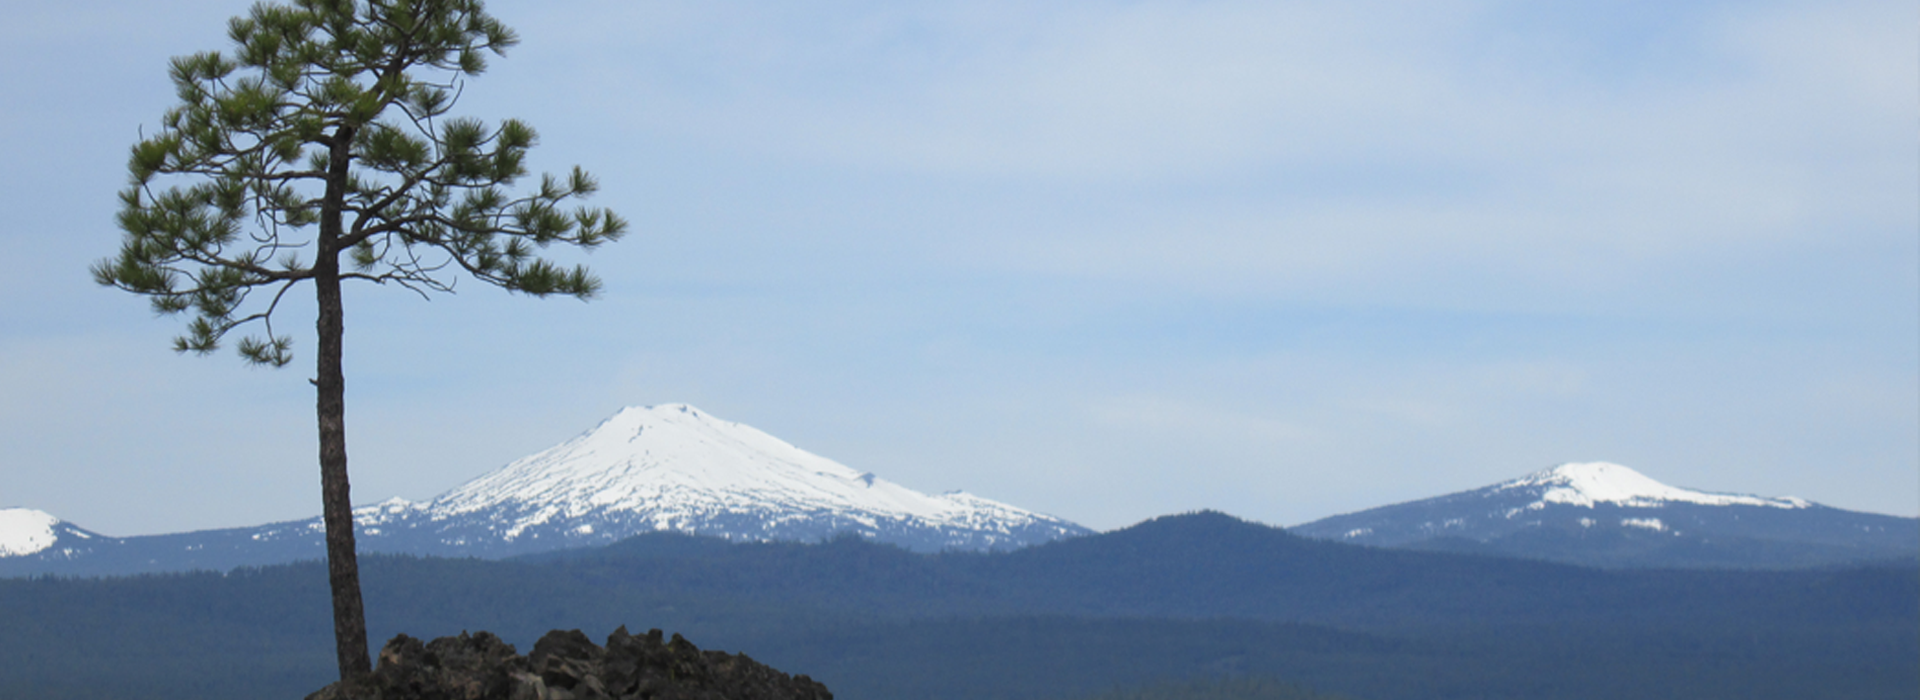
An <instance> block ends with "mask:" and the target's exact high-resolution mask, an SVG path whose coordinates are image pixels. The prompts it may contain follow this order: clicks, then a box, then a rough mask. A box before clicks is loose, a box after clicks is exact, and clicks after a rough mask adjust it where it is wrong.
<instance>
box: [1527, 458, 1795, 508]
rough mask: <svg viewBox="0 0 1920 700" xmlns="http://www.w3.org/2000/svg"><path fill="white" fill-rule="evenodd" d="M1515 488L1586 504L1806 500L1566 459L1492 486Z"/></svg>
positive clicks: (1549, 499) (1782, 504) (1783, 504)
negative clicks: (1713, 489) (1664, 479)
mask: <svg viewBox="0 0 1920 700" xmlns="http://www.w3.org/2000/svg"><path fill="white" fill-rule="evenodd" d="M1515 489H1535V490H1538V492H1539V494H1540V501H1539V502H1540V503H1559V504H1565V505H1573V506H1586V507H1588V508H1591V507H1593V506H1594V505H1595V504H1599V503H1607V504H1612V505H1617V506H1624V507H1628V508H1649V507H1659V506H1660V505H1661V504H1663V503H1697V504H1700V505H1712V506H1730V505H1745V506H1768V507H1773V508H1806V507H1808V506H1810V505H1811V504H1810V503H1808V502H1807V501H1805V500H1802V499H1799V498H1794V497H1792V496H1787V497H1784V498H1764V497H1760V496H1747V495H1739V494H1727V493H1708V492H1705V491H1695V490H1692V489H1684V488H1680V487H1677V486H1668V485H1666V484H1663V483H1660V482H1659V481H1655V480H1654V479H1653V478H1651V477H1648V476H1647V475H1645V474H1641V473H1640V472H1638V471H1634V470H1633V469H1632V468H1630V467H1625V466H1621V465H1618V464H1613V463H1611V462H1569V463H1566V464H1562V465H1560V466H1557V467H1554V468H1552V469H1546V470H1542V471H1537V472H1534V473H1532V474H1528V475H1526V476H1523V477H1520V478H1518V479H1514V480H1512V481H1508V482H1505V483H1502V484H1499V485H1496V486H1494V487H1493V490H1494V491H1496V492H1497V491H1509V490H1515Z"/></svg>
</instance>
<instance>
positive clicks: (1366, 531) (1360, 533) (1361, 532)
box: [1345, 527, 1373, 539]
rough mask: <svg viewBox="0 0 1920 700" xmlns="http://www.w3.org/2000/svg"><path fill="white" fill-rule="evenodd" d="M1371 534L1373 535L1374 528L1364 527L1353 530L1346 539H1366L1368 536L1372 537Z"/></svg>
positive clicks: (1349, 531)
mask: <svg viewBox="0 0 1920 700" xmlns="http://www.w3.org/2000/svg"><path fill="white" fill-rule="evenodd" d="M1371 534H1373V528H1370V527H1362V528H1355V529H1352V530H1348V531H1347V534H1346V535H1345V537H1346V538H1347V539H1353V538H1355V537H1366V536H1367V535H1371Z"/></svg>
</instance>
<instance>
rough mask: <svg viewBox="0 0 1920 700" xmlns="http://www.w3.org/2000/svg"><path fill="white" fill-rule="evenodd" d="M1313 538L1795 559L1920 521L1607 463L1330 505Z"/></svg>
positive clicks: (1570, 552) (1919, 537)
mask: <svg viewBox="0 0 1920 700" xmlns="http://www.w3.org/2000/svg"><path fill="white" fill-rule="evenodd" d="M1290 529H1291V530H1292V531H1293V532H1295V533H1297V534H1301V535H1305V536H1308V537H1318V538H1322V539H1331V540H1338V541H1342V542H1349V543H1353V544H1365V545H1373V546H1380V547H1411V548H1419V549H1445V550H1450V551H1465V552H1476V553H1482V554H1503V555H1511V556H1525V557H1531V558H1541V559H1552V560H1556V561H1565V562H1570V563H1578V564H1587V565H1594V566H1731V567H1788V568H1791V567H1798V566H1818V565H1827V564H1835V563H1844V562H1849V561H1861V560H1869V559H1886V558H1894V557H1904V556H1908V555H1909V554H1910V553H1911V554H1920V521H1916V520H1915V519H1912V518H1897V517H1893V516H1887V515H1877V514H1872V513H1855V512H1852V511H1845V510H1840V509H1837V508H1829V507H1826V506H1822V505H1819V504H1817V503H1812V502H1810V501H1807V500H1804V499H1800V498H1793V497H1782V498H1767V497H1761V496H1750V495H1741V494H1729V493H1712V492H1706V491H1697V490H1693V489H1686V488H1680V487H1675V486H1669V485H1667V484H1663V483H1661V482H1659V481H1656V480H1654V479H1652V478H1650V477H1648V476H1646V475H1644V474H1641V473H1640V472H1637V471H1634V470H1633V469H1630V468H1628V467H1624V466H1621V465H1618V464H1610V463H1606V462H1587V463H1570V464H1562V465H1560V466H1557V467H1554V468H1552V469H1547V470H1543V471H1538V472H1534V473H1532V474H1528V475H1526V476H1523V477H1520V478H1517V479H1512V480H1509V481H1504V482H1501V483H1498V484H1494V485H1492V486H1488V487H1485V488H1480V489H1475V490H1472V491H1463V492H1460V493H1454V494H1448V495H1444V496H1437V497H1434V498H1428V499H1423V500H1418V501H1410V502H1407V503H1400V504H1395V505H1389V506H1382V507H1379V508H1371V509H1368V510H1363V511H1359V512H1356V513H1348V514H1345V515H1336V516H1333V517H1330V518H1324V519H1321V520H1317V521H1314V522H1311V523H1306V524H1304V525H1298V526H1295V527H1293V528H1290Z"/></svg>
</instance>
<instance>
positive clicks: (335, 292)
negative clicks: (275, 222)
mask: <svg viewBox="0 0 1920 700" xmlns="http://www.w3.org/2000/svg"><path fill="white" fill-rule="evenodd" d="M352 142H353V131H352V130H351V129H348V128H344V127H343V128H341V129H340V130H339V131H338V132H336V133H335V134H334V143H333V145H332V149H331V150H332V158H331V162H330V163H329V167H328V178H327V192H326V198H325V200H324V202H323V204H322V205H321V213H320V240H319V241H318V243H319V246H318V251H317V253H318V259H317V260H315V261H314V265H313V286H314V289H315V296H317V297H318V301H319V305H320V315H319V320H318V321H316V322H315V324H314V325H315V327H316V330H317V331H318V336H319V346H320V347H319V348H318V350H319V352H318V353H316V354H318V355H319V368H318V371H317V372H316V375H315V377H314V380H313V385H314V389H315V393H316V394H317V395H318V400H317V401H316V402H315V412H316V414H317V415H318V417H319V422H320V500H321V513H322V515H321V518H322V519H323V520H324V521H325V522H326V526H327V582H328V583H329V584H330V585H331V586H332V589H333V641H334V650H335V653H336V654H338V656H339V661H340V680H351V679H354V678H358V677H364V676H366V675H368V674H370V673H372V672H373V668H372V664H371V662H370V661H369V660H368V656H367V616H366V610H365V605H364V604H363V603H362V601H361V598H360V562H359V558H358V555H357V554H355V552H354V543H353V539H354V538H353V497H352V494H351V493H350V492H351V489H350V488H349V486H348V483H347V379H346V374H345V373H344V372H343V371H342V370H341V367H340V361H341V355H342V352H341V350H342V348H343V342H342V338H343V336H344V335H345V333H346V325H345V323H344V321H343V319H342V313H341V302H340V250H339V240H340V237H341V219H342V216H341V210H342V205H341V203H342V201H343V200H344V198H345V193H346V186H347V178H346V175H347V166H348V162H349V157H350V156H349V153H350V149H351V148H352Z"/></svg>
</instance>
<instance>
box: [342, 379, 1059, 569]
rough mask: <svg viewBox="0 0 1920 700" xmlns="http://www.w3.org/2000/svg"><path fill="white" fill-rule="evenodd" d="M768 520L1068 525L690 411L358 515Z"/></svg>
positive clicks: (509, 527)
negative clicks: (930, 487)
mask: <svg viewBox="0 0 1920 700" xmlns="http://www.w3.org/2000/svg"><path fill="white" fill-rule="evenodd" d="M770 512H772V513H774V515H773V516H772V517H773V521H772V522H770V523H769V525H768V526H769V527H772V525H773V524H777V523H778V522H780V521H781V520H782V519H790V520H798V519H802V518H808V517H816V516H818V515H819V514H821V513H831V514H836V515H839V516H842V517H845V518H847V519H849V520H853V521H855V522H861V523H862V524H865V525H868V526H873V525H876V524H877V523H879V522H880V521H899V520H912V521H918V522H919V523H921V524H925V525H932V526H936V527H960V528H967V529H976V530H989V531H1006V529H1008V528H1009V527H1012V526H1018V525H1024V524H1030V523H1034V522H1062V521H1057V520H1056V519H1054V518H1051V517H1047V516H1043V515H1039V514H1037V513H1033V512H1031V511H1026V510H1022V509H1020V508H1016V507H1013V506H1010V505H1007V504H1004V503H999V502H996V501H991V500H988V499H984V498H980V497H977V496H973V495H970V494H967V493H964V492H959V491H955V492H950V493H945V494H941V495H937V496H935V495H928V494H924V493H920V492H918V491H915V490H913V489H910V488H907V487H904V486H901V485H899V484H895V483H893V482H890V481H887V480H885V479H881V478H878V477H876V476H874V475H873V474H871V473H862V472H859V471H856V470H854V469H853V468H851V467H848V466H846V465H843V464H840V463H838V462H835V461H833V460H830V459H827V458H825V457H821V456H819V455H815V454H813V453H810V452H807V451H805V450H802V449H800V448H798V447H794V446H793V445H790V444H787V443H786V442H784V441H782V440H780V439H778V438H775V437H773V436H772V435H768V434H766V433H764V432H761V431H759V430H757V429H754V428H752V427H750V426H746V425H742V424H740V423H734V422H730V421H725V420H720V419H718V418H715V417H713V416H711V415H708V414H706V413H704V412H702V411H700V410H699V409H697V408H694V407H692V406H688V405H685V404H666V405H661V406H651V407H633V408H627V409H624V410H622V411H620V412H619V413H617V414H615V415H614V416H613V417H612V418H608V419H607V420H606V421H604V422H602V423H601V424H600V425H599V426H597V427H595V428H593V429H592V430H589V431H587V432H586V433H583V434H581V435H580V436H578V437H575V438H573V439H572V440H568V441H566V442H564V443H561V444H559V445H556V446H554V447H552V448H549V449H547V450H544V451H542V452H539V453H536V454H533V455H529V456H527V457H524V458H522V459H520V460H517V461H515V462H513V463H512V464H508V465H507V466H505V467H502V468H500V469H498V470H496V471H493V472H490V473H488V474H485V475H482V476H480V477H478V478H476V479H474V480H472V481H469V482H467V483H466V484H463V485H461V486H459V487H458V488H455V489H453V490H451V491H448V492H446V493H444V494H441V495H440V496H438V497H436V498H434V499H433V500H432V501H429V502H426V503H418V504H416V503H409V502H406V501H403V500H399V499H395V500H390V501H387V502H385V503H380V504H377V505H372V506H366V507H362V508H359V509H356V512H355V516H356V520H357V521H358V522H360V523H361V524H362V525H363V526H365V525H374V526H377V525H380V524H382V523H385V522H388V521H390V520H392V519H393V518H396V517H411V518H418V517H420V516H422V515H424V516H426V517H428V518H430V519H432V520H442V519H447V518H453V517H457V516H462V515H468V514H475V513H510V514H512V515H511V516H510V517H511V518H512V522H510V523H500V525H503V526H505V527H504V529H503V530H501V531H500V532H501V534H502V535H503V536H505V537H506V538H507V539H513V538H515V537H517V536H519V535H520V534H521V533H522V532H523V531H525V530H526V529H527V528H529V527H534V526H539V525H543V524H546V523H549V522H562V523H564V522H566V521H569V520H573V519H578V518H585V517H590V516H595V515H606V514H609V513H631V514H639V515H641V516H643V517H645V518H647V519H649V520H651V522H652V524H653V526H654V528H655V529H658V530H680V531H687V530H690V529H692V528H693V527H694V526H695V525H696V524H697V523H699V522H700V521H702V520H705V519H707V518H710V517H712V516H714V515H715V514H727V513H732V514H741V515H747V514H752V515H758V516H761V517H762V518H765V517H768V515H769V513H770ZM589 527H590V526H589ZM583 532H584V531H583Z"/></svg>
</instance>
